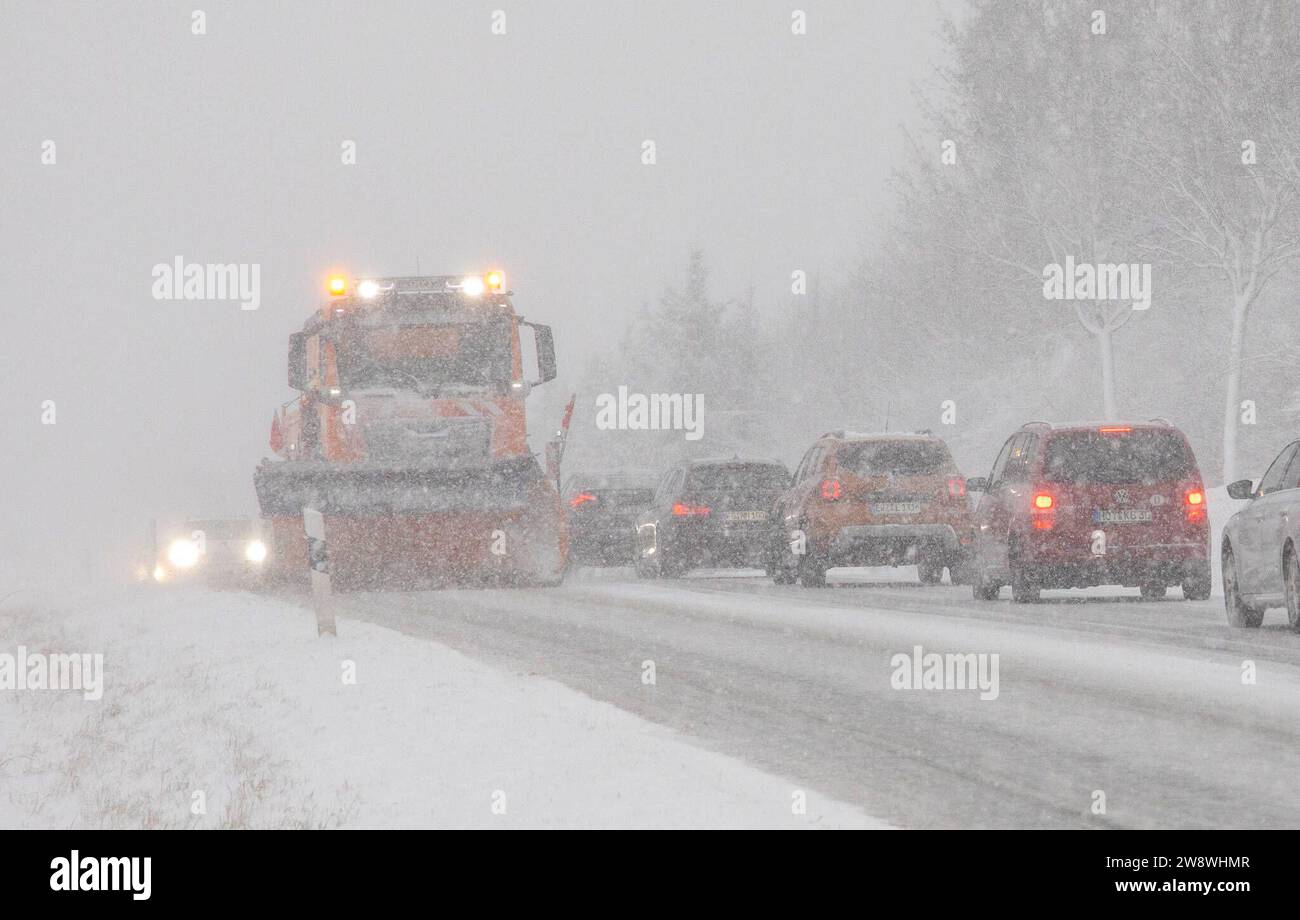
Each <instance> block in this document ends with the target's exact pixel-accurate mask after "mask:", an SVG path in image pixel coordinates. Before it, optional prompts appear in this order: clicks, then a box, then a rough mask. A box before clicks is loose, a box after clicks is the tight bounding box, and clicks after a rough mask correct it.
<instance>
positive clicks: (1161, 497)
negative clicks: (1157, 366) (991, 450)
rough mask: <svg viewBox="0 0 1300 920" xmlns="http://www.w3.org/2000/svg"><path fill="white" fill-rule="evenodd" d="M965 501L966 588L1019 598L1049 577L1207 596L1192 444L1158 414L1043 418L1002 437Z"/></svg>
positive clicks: (1205, 526)
mask: <svg viewBox="0 0 1300 920" xmlns="http://www.w3.org/2000/svg"><path fill="white" fill-rule="evenodd" d="M967 488H968V489H969V490H970V491H971V492H972V493H976V492H978V493H980V498H979V502H978V504H977V505H976V509H975V544H974V549H975V551H974V559H973V563H972V564H973V578H972V589H973V592H974V595H975V597H976V599H978V600H993V599H994V598H996V597H997V596H998V593H999V591H1000V590H1001V588H1002V587H1003V586H1004V585H1010V587H1011V595H1012V598H1013V599H1014V600H1015V601H1017V602H1018V603H1032V602H1035V601H1037V600H1039V599H1040V592H1041V591H1043V590H1044V589H1053V588H1086V587H1093V586H1097V585H1120V586H1124V587H1136V588H1138V589H1140V591H1141V595H1142V597H1143V598H1145V599H1147V600H1156V599H1158V598H1162V597H1164V596H1165V594H1166V592H1167V591H1168V589H1169V588H1170V587H1171V586H1175V585H1177V586H1180V587H1181V588H1182V592H1183V597H1184V598H1186V599H1188V600H1205V599H1206V598H1208V597H1209V596H1210V586H1211V581H1210V561H1209V554H1210V527H1209V521H1208V518H1207V514H1206V500H1205V485H1204V483H1203V481H1202V478H1201V472H1200V468H1199V467H1198V466H1197V462H1196V456H1195V454H1194V453H1193V452H1192V448H1191V445H1190V444H1189V443H1188V441H1187V438H1186V437H1185V436H1184V435H1183V433H1182V432H1181V431H1179V430H1178V429H1177V428H1175V427H1174V426H1173V425H1172V424H1170V423H1169V422H1168V421H1166V420H1164V419H1152V420H1150V421H1147V422H1101V423H1093V424H1084V425H1062V426H1054V425H1051V424H1049V423H1047V422H1029V423H1026V424H1025V425H1023V426H1022V427H1021V428H1020V429H1019V430H1018V431H1016V432H1015V433H1013V434H1012V435H1011V436H1010V437H1009V438H1007V440H1006V443H1005V444H1003V445H1002V449H1001V450H1000V451H999V452H998V455H997V459H996V460H995V461H994V463H993V469H992V472H990V473H989V475H988V476H987V477H979V478H976V479H971V480H970V481H969V482H968V483H967Z"/></svg>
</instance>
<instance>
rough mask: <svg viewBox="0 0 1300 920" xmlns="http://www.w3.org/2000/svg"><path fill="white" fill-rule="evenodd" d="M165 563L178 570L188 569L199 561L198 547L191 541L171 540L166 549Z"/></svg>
mask: <svg viewBox="0 0 1300 920" xmlns="http://www.w3.org/2000/svg"><path fill="white" fill-rule="evenodd" d="M167 561H168V562H170V563H171V564H172V565H174V566H176V568H178V569H188V568H189V567H190V566H192V565H194V563H196V562H198V561H199V547H198V544H197V543H195V542H194V541H193V540H173V541H172V545H171V546H169V547H167Z"/></svg>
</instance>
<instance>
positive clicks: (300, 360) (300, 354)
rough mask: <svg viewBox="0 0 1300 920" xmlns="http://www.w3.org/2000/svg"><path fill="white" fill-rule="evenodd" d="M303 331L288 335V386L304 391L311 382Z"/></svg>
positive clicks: (305, 334)
mask: <svg viewBox="0 0 1300 920" xmlns="http://www.w3.org/2000/svg"><path fill="white" fill-rule="evenodd" d="M308 338H309V336H308V335H307V333H305V332H295V333H294V334H293V335H291V336H289V386H291V387H293V388H294V389H295V390H298V391H300V392H305V391H306V390H307V389H308V387H309V385H310V382H311V377H310V374H309V373H308V371H307V339H308Z"/></svg>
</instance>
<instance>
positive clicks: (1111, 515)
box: [1092, 508, 1152, 524]
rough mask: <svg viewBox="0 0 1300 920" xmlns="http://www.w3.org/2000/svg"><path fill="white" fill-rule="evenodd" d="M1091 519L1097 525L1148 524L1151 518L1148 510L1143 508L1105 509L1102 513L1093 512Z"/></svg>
mask: <svg viewBox="0 0 1300 920" xmlns="http://www.w3.org/2000/svg"><path fill="white" fill-rule="evenodd" d="M1092 519H1093V521H1095V522H1096V523H1098V524H1150V523H1151V520H1152V516H1151V512H1150V510H1148V509H1145V508H1120V509H1118V510H1115V509H1110V508H1107V509H1106V510H1104V511H1094V512H1093V513H1092Z"/></svg>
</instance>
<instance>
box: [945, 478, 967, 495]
mask: <svg viewBox="0 0 1300 920" xmlns="http://www.w3.org/2000/svg"><path fill="white" fill-rule="evenodd" d="M948 496H949V497H950V498H965V497H966V480H965V479H962V478H961V477H960V476H950V477H948Z"/></svg>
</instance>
